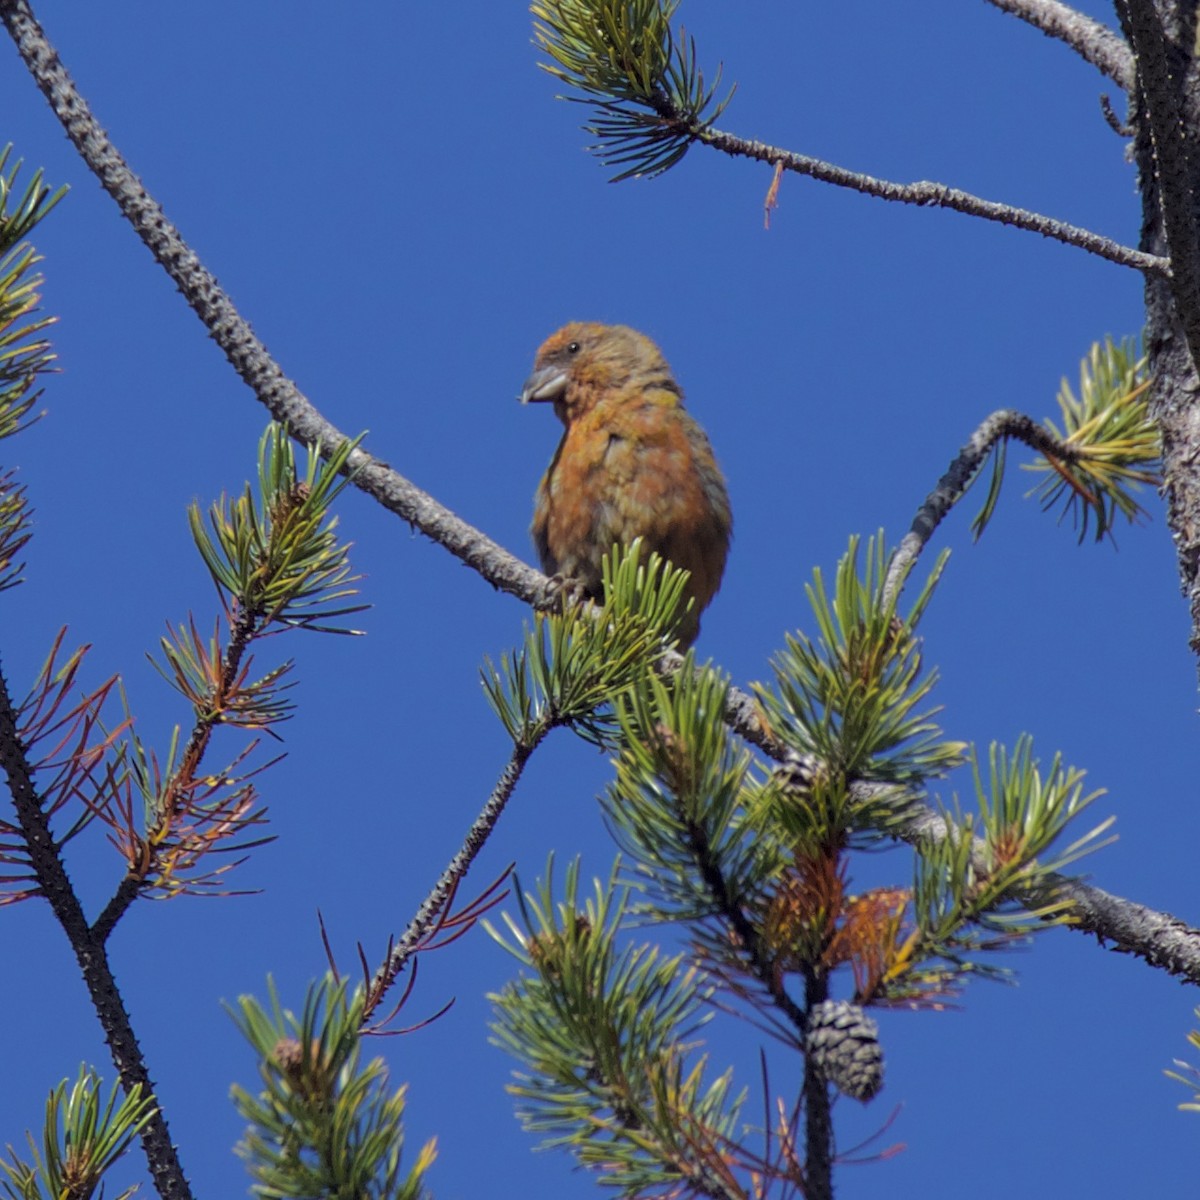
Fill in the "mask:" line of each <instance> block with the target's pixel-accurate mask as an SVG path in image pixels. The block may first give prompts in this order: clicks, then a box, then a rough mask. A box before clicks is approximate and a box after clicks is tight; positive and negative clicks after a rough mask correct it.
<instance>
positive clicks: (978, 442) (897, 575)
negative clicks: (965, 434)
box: [883, 408, 1079, 604]
mask: <svg viewBox="0 0 1200 1200" xmlns="http://www.w3.org/2000/svg"><path fill="white" fill-rule="evenodd" d="M1004 438H1016V439H1017V440H1018V441H1021V442H1024V443H1025V445H1027V446H1029V447H1031V448H1032V449H1034V450H1037V451H1038V452H1039V453H1040V454H1044V455H1045V456H1046V457H1047V458H1053V459H1058V460H1059V461H1060V462H1068V463H1069V462H1075V461H1077V460H1078V458H1079V448H1078V447H1077V446H1073V445H1071V444H1070V443H1069V442H1064V441H1061V440H1060V439H1059V438H1056V437H1055V436H1054V435H1053V434H1052V433H1051V432H1050V431H1049V430H1048V429H1045V428H1043V427H1042V426H1041V425H1039V424H1038V423H1037V422H1036V421H1035V420H1034V419H1033V418H1032V417H1028V416H1026V415H1025V414H1024V413H1020V412H1016V411H1015V410H1014V409H1011V408H1003V409H1000V410H999V411H998V412H994V413H992V415H991V416H990V417H988V418H987V419H986V420H985V421H983V422H982V423H981V424H980V426H979V428H978V429H976V430H975V432H974V433H973V434H972V435H971V437H970V439H969V440H968V441H967V443H966V445H964V446H963V448H962V449H961V450H960V451H959V452H958V454H957V455H956V457H955V459H954V461H953V462H952V463H951V464H950V466H949V467H948V468H947V469H946V473H945V474H944V475H943V476H942V477H941V479H939V480H938V481H937V484H936V485H935V487H934V489H933V491H931V492H930V493H929V495H928V496H926V497H925V502H924V503H923V504H922V505H921V507H920V508H919V509H917V515H916V516H915V517H914V518H913V523H912V526H911V528H910V529H909V531H908V533H906V534H905V535H904V537H903V538H902V539H901V541H900V545H899V546H897V547H896V552H895V554H893V555H892V560H891V562H890V563H889V564H888V571H887V578H886V580H885V581H884V586H883V598H884V603H885V604H886V603H890V602H891V601H892V600H893V599H894V598H895V596H896V594H897V592H898V590H899V588H900V585H901V583H902V582H903V580H904V579H905V578H906V577H907V575H908V572H909V571H910V570H911V569H912V565H913V563H915V562H916V561H917V558H918V557H919V555H920V554H921V551H922V550H924V549H925V546H926V545H927V544H928V542H929V539H930V538H931V537H932V536H933V533H934V530H936V529H937V527H938V526H939V525H940V524H941V523H942V521H944V520H945V518H946V517H947V516H948V515H949V513H950V510H951V509H952V508H953V507H954V506H955V505H956V504H957V503H958V502H959V501H960V500H961V499H962V498H963V496H965V495H966V494H967V490H968V489H969V488H970V486H971V484H972V482H973V481H974V479H975V476H976V475H977V474H978V473H979V471H980V468H982V467H983V465H984V463H986V462H987V458H988V455H989V454H991V452H992V448H993V447H994V446H995V444H996V443H997V442H998V441H1001V440H1002V439H1004Z"/></svg>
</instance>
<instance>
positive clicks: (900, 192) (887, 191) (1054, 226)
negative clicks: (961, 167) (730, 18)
mask: <svg viewBox="0 0 1200 1200" xmlns="http://www.w3.org/2000/svg"><path fill="white" fill-rule="evenodd" d="M664 110H666V111H662V112H660V115H662V116H663V117H664V120H665V121H669V120H671V119H674V120H676V121H678V123H679V125H680V129H681V132H683V131H686V132H689V133H690V134H691V136H692V137H693V138H694V139H695V140H696V141H698V142H703V143H704V144H705V145H707V146H712V147H713V148H714V149H716V150H721V151H723V152H724V153H725V154H730V155H734V156H740V157H742V158H753V159H756V160H757V161H758V162H764V163H770V164H771V166H774V167H778V166H780V165H782V167H783V169H784V170H786V171H794V172H796V173H797V174H798V175H808V176H810V177H811V178H813V179H819V180H820V181H821V182H822V183H832V184H834V185H836V186H837V187H844V188H850V189H851V190H852V191H856V192H861V193H863V194H864V195H867V196H877V197H878V198H879V199H881V200H891V201H895V202H897V203H900V204H916V205H918V206H920V207H928V206H933V207H936V208H949V209H953V210H954V211H955V212H960V213H966V214H967V215H968V216H972V217H982V218H983V219H984V220H987V221H998V222H999V223H1000V224H1001V225H1012V226H1014V227H1015V228H1017V229H1025V230H1028V231H1029V232H1030V233H1040V234H1041V235H1042V236H1043V237H1048V238H1052V239H1054V240H1055V241H1058V242H1062V243H1064V244H1065V245H1068V246H1076V247H1078V248H1079V249H1080V250H1086V251H1087V252H1088V253H1089V254H1095V255H1098V256H1099V257H1100V258H1105V259H1108V261H1109V262H1113V263H1117V264H1118V265H1119V266H1123V267H1133V268H1135V269H1136V270H1139V271H1148V272H1153V273H1156V274H1163V275H1166V274H1169V273H1170V268H1171V264H1170V262H1169V261H1168V260H1167V259H1165V258H1160V257H1159V256H1158V255H1156V254H1147V253H1146V252H1145V251H1144V250H1135V249H1134V248H1133V247H1132V246H1123V245H1122V244H1121V243H1120V242H1114V241H1113V240H1112V239H1111V238H1106V237H1103V236H1101V235H1100V234H1098V233H1093V232H1092V231H1091V230H1090V229H1081V228H1080V227H1079V226H1078V225H1069V224H1067V222H1065V221H1059V220H1057V219H1056V218H1054V217H1047V216H1044V215H1043V214H1042V213H1035V212H1030V211H1029V210H1028V209H1024V208H1014V207H1013V206H1012V205H1010V204H1001V203H1000V202H999V201H996V200H985V199H983V197H982V196H974V195H972V194H971V193H970V192H964V191H962V190H960V189H959V188H952V187H948V186H947V185H946V184H944V183H932V182H930V181H928V180H922V181H920V182H918V183H896V182H894V181H892V180H890V179H876V178H875V177H874V176H872V175H863V174H861V173H859V172H858V171H849V170H847V169H846V168H845V167H839V166H836V165H835V164H833V163H828V162H825V161H823V160H822V159H819V158H811V157H809V156H808V155H807V154H796V153H794V152H793V151H791V150H781V149H780V148H779V147H777V146H769V145H767V143H766V142H758V141H752V140H750V139H747V138H742V137H738V136H737V134H733V133H726V132H724V131H722V130H720V129H713V128H711V127H707V128H706V127H703V126H699V125H697V124H696V123H695V122H689V121H688V120H687V119H686V117H685V116H684V115H683V114H681V113H679V112H677V111H674V110H673V106H670V105H664Z"/></svg>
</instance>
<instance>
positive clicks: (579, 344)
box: [520, 321, 680, 425]
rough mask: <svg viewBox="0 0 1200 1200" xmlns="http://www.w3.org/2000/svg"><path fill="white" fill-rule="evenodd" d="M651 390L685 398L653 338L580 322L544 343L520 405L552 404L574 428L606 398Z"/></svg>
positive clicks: (623, 327)
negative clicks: (577, 421) (579, 419)
mask: <svg viewBox="0 0 1200 1200" xmlns="http://www.w3.org/2000/svg"><path fill="white" fill-rule="evenodd" d="M631 385H632V386H631ZM651 387H653V388H661V389H664V390H667V391H671V392H674V393H675V394H676V395H680V390H679V385H678V384H677V383H676V382H675V379H674V377H673V376H672V375H671V368H670V367H669V366H668V365H667V361H666V359H665V358H663V356H662V352H661V351H660V350H659V348H658V347H657V346H656V345H655V344H654V343H653V342H652V341H651V340H650V339H649V338H648V337H646V336H645V335H644V334H641V333H638V331H637V330H636V329H630V328H629V327H628V326H627V325H599V324H596V323H595V322H592V321H575V322H572V323H571V324H570V325H564V326H563V327H562V329H560V330H559V331H558V332H557V333H553V334H551V335H550V337H548V338H547V339H546V340H545V341H544V342H543V343H542V345H541V347H540V348H539V349H538V352H537V357H536V358H535V359H534V361H533V373H532V374H531V375H530V376H529V378H528V379H527V380H526V381H525V386H524V387H523V388H522V389H521V397H520V399H521V403H522V404H530V403H536V402H545V401H549V402H551V403H552V404H553V405H554V411H555V412H556V413H557V414H558V417H559V419H560V420H561V421H562V423H563V424H564V425H569V424H570V423H571V422H572V421H574V420H577V419H578V418H579V417H581V416H583V415H584V414H585V413H588V412H590V411H591V410H592V408H593V407H595V405H596V404H597V403H598V402H599V401H600V400H601V399H603V398H604V397H605V396H617V395H625V394H631V393H632V392H633V391H635V390H641V389H645V388H651Z"/></svg>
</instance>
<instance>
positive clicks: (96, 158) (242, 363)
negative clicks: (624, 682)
mask: <svg viewBox="0 0 1200 1200" xmlns="http://www.w3.org/2000/svg"><path fill="white" fill-rule="evenodd" d="M0 20H3V22H4V25H5V27H6V28H7V30H8V32H9V33H10V35H11V36H12V38H13V41H14V42H15V43H16V45H17V49H18V51H19V52H20V54H21V58H22V59H23V60H24V62H25V65H26V66H27V67H28V68H29V71H30V73H31V74H32V75H33V77H34V79H35V80H36V81H37V85H38V87H39V88H40V89H41V90H42V92H43V93H44V95H45V96H46V99H47V100H48V101H49V102H50V107H51V108H52V109H53V110H54V113H55V115H56V116H57V117H58V119H59V121H60V122H61V123H62V125H63V128H64V129H65V130H66V133H67V136H68V137H69V138H70V139H71V141H72V142H73V143H74V145H75V148H76V149H77V150H78V151H79V153H80V155H81V156H82V158H83V160H84V162H85V163H86V164H87V166H88V167H89V169H90V170H91V171H92V173H93V174H94V175H95V176H96V177H97V178H98V179H99V181H100V183H101V185H102V186H103V188H104V190H105V191H106V192H108V194H109V195H110V196H111V197H112V198H113V199H114V200H115V201H116V202H117V206H118V207H119V208H120V210H121V213H122V215H123V216H124V217H125V219H126V220H128V221H129V223H130V224H131V225H132V226H133V227H134V229H135V230H136V231H137V233H138V236H139V237H140V238H141V239H142V241H143V242H144V243H145V244H146V247H147V248H148V249H149V251H150V253H151V254H153V255H154V258H155V260H156V261H157V262H158V264H159V265H160V266H161V267H162V268H163V270H165V271H166V272H167V274H168V275H170V277H171V278H172V280H174V282H175V284H176V286H177V287H178V288H179V290H180V292H182V293H183V297H184V299H185V300H186V301H187V303H188V305H189V306H190V307H191V309H192V311H193V312H195V314H196V315H197V316H198V317H199V318H200V320H201V321H202V322H203V323H204V326H205V328H206V329H207V330H208V332H209V334H210V335H211V337H212V339H213V341H215V342H216V343H217V345H218V346H220V348H221V350H222V351H223V352H224V354H225V357H226V358H227V359H228V360H229V362H230V364H231V365H232V366H233V369H234V370H235V371H236V372H237V373H238V375H239V376H240V377H241V378H242V380H243V382H245V383H246V385H247V386H248V387H250V388H251V390H252V391H253V392H254V394H255V395H256V396H257V397H258V399H259V401H260V402H261V403H262V404H263V405H264V406H265V407H266V408H267V409H268V410H269V411H270V413H271V415H272V416H273V417H274V418H275V419H276V420H278V421H280V422H282V423H283V424H284V425H286V426H287V429H288V432H289V433H290V434H291V435H292V436H293V437H295V438H296V439H297V440H298V441H301V442H304V443H305V444H307V445H310V446H315V447H317V448H318V449H319V451H320V453H321V454H322V455H324V456H325V457H328V456H329V455H331V454H332V453H333V452H334V451H336V450H337V448H338V447H339V446H341V445H342V444H343V443H345V442H346V441H347V440H348V439H347V436H346V435H345V434H344V433H342V432H341V430H339V429H337V428H336V427H335V426H334V425H333V424H331V423H330V422H329V421H327V420H326V419H325V418H324V417H323V416H322V415H321V414H320V413H319V412H318V411H317V409H316V408H315V407H314V406H313V404H312V403H311V401H309V399H308V398H307V397H306V396H305V395H304V393H303V392H301V391H300V389H299V388H298V387H297V386H296V385H295V383H293V382H292V381H291V380H290V379H289V378H288V377H287V376H286V375H285V374H284V373H283V369H282V368H281V367H280V366H279V364H278V363H277V362H276V361H275V360H274V358H272V357H271V355H270V353H269V352H268V350H267V348H266V347H265V346H264V345H263V343H262V342H261V341H259V339H258V337H257V336H256V335H255V333H254V331H253V330H252V329H251V328H250V325H249V323H248V322H247V321H246V320H245V319H244V318H243V317H242V315H241V314H240V313H239V312H238V311H237V309H236V308H235V306H234V304H233V301H232V300H230V298H229V297H228V296H227V295H226V294H225V292H224V291H223V290H222V289H221V287H220V285H219V284H218V283H217V280H216V278H215V277H214V276H213V275H212V274H211V272H209V271H208V269H207V268H206V267H205V266H204V265H203V263H201V261H200V259H199V257H198V255H197V254H196V253H195V251H193V250H192V248H191V247H190V246H189V245H188V244H187V243H186V242H185V241H184V240H183V237H182V236H181V235H180V233H179V230H177V229H176V228H175V226H174V225H172V224H171V222H170V221H168V220H167V217H166V214H165V213H164V212H163V210H162V208H161V207H160V206H159V205H158V203H157V202H156V201H155V200H154V199H153V197H151V196H150V194H149V193H148V192H147V191H146V189H145V188H144V187H143V186H142V184H141V181H140V180H139V179H138V178H137V176H135V175H134V174H133V172H132V171H131V170H130V169H129V167H128V165H127V164H126V162H125V160H124V159H123V158H122V157H121V155H120V153H119V152H118V151H117V149H116V147H115V146H114V145H113V144H112V142H111V141H110V140H109V138H108V135H107V134H106V133H105V132H104V130H103V129H102V128H101V126H100V124H99V123H98V122H97V120H96V118H95V117H94V116H93V114H92V111H91V109H90V108H89V107H88V104H87V101H86V100H84V98H83V97H82V96H81V95H80V94H79V91H78V90H77V89H76V87H75V84H74V81H73V80H72V79H71V77H70V75H69V74H68V73H67V70H66V68H65V67H64V66H63V64H62V62H61V60H60V59H59V57H58V54H57V52H56V51H55V49H54V47H53V46H51V45H50V43H49V41H47V39H46V35H45V33H44V32H43V30H42V28H41V26H40V25H39V24H38V22H37V20H36V18H35V17H34V15H33V13H32V12H31V11H30V8H29V4H28V3H27V0H0ZM346 470H347V472H350V471H353V472H355V474H354V476H353V483H354V485H355V486H356V487H358V488H361V489H362V490H363V491H364V492H366V493H367V494H368V495H370V496H372V497H373V498H374V499H376V500H378V501H379V503H380V504H382V505H383V506H384V508H386V509H388V510H389V511H391V512H394V513H395V514H396V515H397V516H399V517H401V518H403V519H404V520H405V521H407V522H408V523H409V524H410V525H413V526H415V527H416V528H417V529H419V530H420V531H421V532H422V533H423V534H425V535H426V536H427V537H430V538H432V539H433V540H434V541H435V542H438V543H439V544H440V545H442V546H444V547H445V548H446V549H447V550H449V551H450V553H451V554H454V555H455V556H456V557H458V558H460V559H461V560H462V561H463V562H465V563H466V564H467V565H468V566H470V567H473V568H474V569H475V570H476V571H478V572H479V574H480V575H482V576H483V577H484V578H485V579H486V580H487V581H488V582H489V583H491V584H492V585H493V586H494V587H496V588H498V589H499V590H501V591H504V592H508V593H509V594H511V595H513V596H517V597H519V598H520V599H522V600H524V601H526V603H529V604H534V605H537V606H542V607H545V606H547V605H548V604H549V603H550V601H551V599H552V597H551V594H550V590H549V587H550V585H549V580H547V579H546V577H545V576H544V575H542V574H540V573H539V572H537V571H535V570H534V569H533V568H532V567H530V566H527V565H526V564H525V563H523V562H522V561H521V560H520V559H519V558H517V557H516V556H515V555H512V554H510V553H509V552H508V551H507V550H505V549H504V548H503V547H502V546H499V545H497V544H496V543H495V542H493V541H492V540H491V539H490V538H488V537H487V536H485V535H484V534H483V533H481V532H480V531H479V530H478V529H475V528H473V527H472V526H471V525H468V524H467V522H466V521H464V520H462V519H461V518H459V517H457V516H455V514H454V513H452V512H451V511H450V510H449V509H448V508H445V507H444V506H443V505H441V504H439V503H438V502H437V501H436V500H435V499H434V498H433V497H432V496H430V495H429V494H428V493H427V492H424V491H422V490H421V489H420V488H419V487H417V486H416V485H415V484H413V483H411V482H409V480H407V479H405V478H404V476H403V475H400V474H399V473H398V472H396V471H393V470H392V469H391V467H389V466H388V465H387V464H386V463H384V462H381V461H380V460H379V459H376V458H374V457H372V456H371V455H370V454H368V453H366V451H363V450H355V451H354V452H353V453H352V454H351V455H350V457H349V459H348V460H347V464H346Z"/></svg>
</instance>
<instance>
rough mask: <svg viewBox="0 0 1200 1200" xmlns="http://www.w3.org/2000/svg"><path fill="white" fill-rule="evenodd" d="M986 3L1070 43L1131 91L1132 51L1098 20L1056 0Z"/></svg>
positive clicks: (1005, 0)
mask: <svg viewBox="0 0 1200 1200" xmlns="http://www.w3.org/2000/svg"><path fill="white" fill-rule="evenodd" d="M987 3H988V4H991V5H992V6H993V7H995V8H998V9H1000V11H1001V12H1006V13H1011V14H1012V15H1013V16H1014V17H1016V18H1017V19H1018V20H1020V21H1025V22H1027V23H1028V24H1030V25H1032V26H1033V27H1034V28H1035V29H1040V30H1041V31H1042V32H1043V33H1044V34H1045V35H1046V36H1047V37H1051V38H1056V39H1057V40H1058V41H1060V42H1063V43H1064V44H1065V45H1067V46H1070V47H1071V49H1072V50H1074V51H1075V53H1076V54H1078V55H1079V56H1080V57H1081V58H1083V59H1086V60H1087V61H1088V62H1090V63H1091V64H1092V66H1093V67H1095V68H1096V70H1098V71H1100V72H1101V73H1102V74H1104V75H1107V76H1108V77H1109V79H1111V80H1112V81H1113V82H1114V83H1115V84H1117V85H1118V86H1119V87H1121V88H1123V89H1124V90H1125V91H1126V92H1132V91H1133V86H1134V72H1135V66H1134V60H1133V54H1132V53H1131V52H1130V50H1129V47H1128V46H1127V45H1126V43H1125V41H1124V39H1122V38H1121V37H1119V36H1118V35H1117V34H1115V33H1113V31H1112V30H1111V29H1109V28H1107V26H1105V25H1102V24H1101V23H1100V22H1099V21H1093V20H1092V18H1091V17H1088V16H1085V15H1084V14H1083V13H1081V12H1078V11H1077V10H1076V9H1073V8H1071V7H1070V6H1069V5H1067V4H1061V3H1059V0H987Z"/></svg>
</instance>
